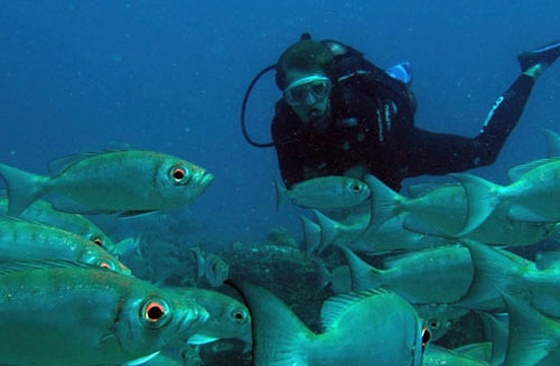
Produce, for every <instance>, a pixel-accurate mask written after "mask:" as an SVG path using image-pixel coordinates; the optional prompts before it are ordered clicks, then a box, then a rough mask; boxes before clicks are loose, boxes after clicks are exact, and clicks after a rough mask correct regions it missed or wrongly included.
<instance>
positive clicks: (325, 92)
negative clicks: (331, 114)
mask: <svg viewBox="0 0 560 366" xmlns="http://www.w3.org/2000/svg"><path fill="white" fill-rule="evenodd" d="M333 60H334V54H333V52H332V51H331V50H330V49H329V48H328V47H327V46H325V45H324V44H323V43H321V42H315V41H312V40H311V39H304V40H301V41H299V42H297V43H296V44H294V45H293V46H291V47H290V48H288V49H287V50H286V51H284V53H282V55H280V58H279V59H278V63H277V72H276V84H277V85H278V87H279V88H280V89H281V90H282V91H283V93H284V100H285V101H286V103H288V104H289V105H290V107H292V109H293V111H294V112H295V113H296V114H297V115H298V117H299V118H300V119H301V120H302V121H303V122H304V123H308V122H310V121H313V120H323V119H324V118H325V116H326V114H327V112H328V111H329V109H330V102H329V95H330V92H331V90H332V81H331V79H330V78H329V75H330V74H331V69H332V63H333Z"/></svg>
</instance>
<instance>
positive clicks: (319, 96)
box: [284, 75, 332, 107]
mask: <svg viewBox="0 0 560 366" xmlns="http://www.w3.org/2000/svg"><path fill="white" fill-rule="evenodd" d="M331 89H332V82H331V81H330V79H329V78H328V77H326V76H322V75H311V76H308V77H305V78H302V79H298V80H296V81H294V82H293V83H291V84H290V85H288V87H287V88H286V89H284V100H286V103H288V104H289V105H291V106H292V107H295V106H299V105H308V106H309V105H314V104H316V103H318V102H320V101H322V100H324V99H325V98H326V97H328V95H329V93H330V92H331Z"/></svg>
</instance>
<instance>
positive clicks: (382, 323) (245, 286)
mask: <svg viewBox="0 0 560 366" xmlns="http://www.w3.org/2000/svg"><path fill="white" fill-rule="evenodd" d="M234 286H235V287H236V288H237V289H238V290H239V291H240V292H241V294H242V296H243V297H244V299H245V301H246V303H247V305H248V307H249V310H250V312H251V320H252V322H253V323H252V324H253V335H254V337H255V339H254V347H253V360H254V362H255V365H256V366H265V365H267V366H268V365H276V366H288V365H324V366H330V365H333V366H339V365H352V364H353V365H370V364H371V365H373V364H375V365H380V366H384V365H391V366H392V365H413V366H419V365H421V364H422V354H423V350H424V346H425V341H426V335H427V333H426V330H425V329H424V330H423V327H422V322H421V321H420V319H419V318H418V316H417V314H416V311H415V310H414V309H413V308H412V306H411V305H410V304H409V303H408V302H406V301H404V300H403V299H402V298H400V297H399V296H397V295H395V294H393V293H388V292H375V293H373V292H366V293H351V294H346V295H339V296H336V297H334V298H332V299H330V300H328V301H326V302H325V303H324V305H323V310H322V315H321V317H322V322H323V325H324V327H325V331H324V332H323V333H320V334H316V333H313V332H312V331H311V330H310V329H309V328H307V326H305V324H303V323H302V322H301V320H299V318H297V317H296V315H295V314H294V313H293V312H292V311H291V310H290V309H289V307H288V306H287V305H286V304H284V303H283V302H282V301H281V300H279V299H278V298H276V297H275V296H274V295H272V294H271V293H269V292H268V291H266V290H265V289H263V288H261V287H259V286H256V285H253V284H249V283H246V282H241V283H240V282H235V283H234ZM366 329H367V330H366ZM357 334H359V335H360V336H359V337H357V336H356V335H357ZM423 336H424V338H423Z"/></svg>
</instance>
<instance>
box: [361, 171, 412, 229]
mask: <svg viewBox="0 0 560 366" xmlns="http://www.w3.org/2000/svg"><path fill="white" fill-rule="evenodd" d="M364 180H365V182H366V184H367V185H368V187H369V189H370V191H371V216H370V223H369V226H370V227H372V228H374V227H378V226H380V225H381V224H383V223H384V222H385V221H388V220H390V219H392V218H393V217H395V216H397V215H398V214H400V213H401V212H402V211H403V209H404V207H403V203H404V202H405V201H406V200H407V198H406V197H404V196H403V195H401V194H399V193H398V192H395V191H394V190H393V189H391V188H390V187H389V186H387V185H386V184H385V183H383V182H382V181H381V180H379V179H378V178H376V177H374V176H373V175H371V174H368V175H366V177H365V179H364Z"/></svg>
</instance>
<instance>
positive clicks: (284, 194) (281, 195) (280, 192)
mask: <svg viewBox="0 0 560 366" xmlns="http://www.w3.org/2000/svg"><path fill="white" fill-rule="evenodd" d="M274 188H276V212H278V211H280V207H281V206H282V205H283V204H284V202H285V201H286V199H287V198H288V190H287V189H286V188H285V187H283V186H282V184H281V183H280V182H278V179H276V178H274Z"/></svg>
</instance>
